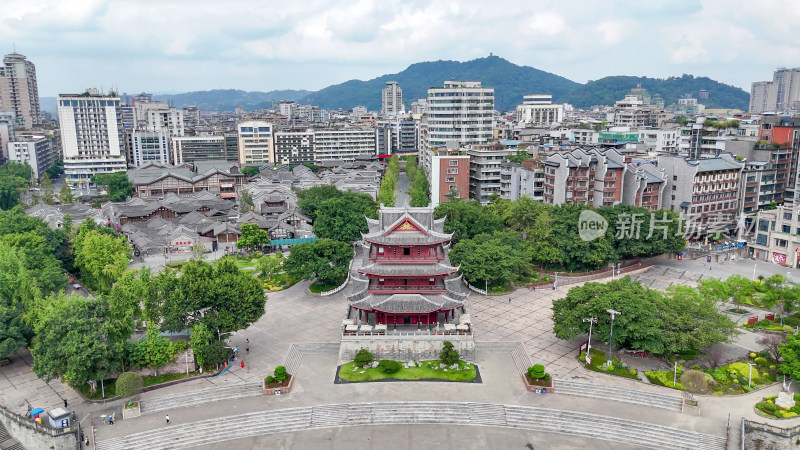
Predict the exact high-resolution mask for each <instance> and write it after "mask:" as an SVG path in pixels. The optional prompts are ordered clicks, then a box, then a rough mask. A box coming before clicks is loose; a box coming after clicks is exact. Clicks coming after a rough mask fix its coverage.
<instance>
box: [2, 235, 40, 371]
mask: <svg viewBox="0 0 800 450" xmlns="http://www.w3.org/2000/svg"><path fill="white" fill-rule="evenodd" d="M37 294H38V288H37V287H36V279H35V278H34V277H32V276H30V274H29V272H28V270H27V269H26V268H25V265H24V264H23V261H22V259H21V258H20V257H19V256H18V255H17V253H16V251H15V250H14V249H13V248H12V247H11V246H9V245H7V244H4V243H3V242H0V358H6V357H8V356H11V355H13V354H14V353H16V351H17V349H18V348H20V347H22V346H25V345H27V344H28V342H29V340H30V338H31V337H32V334H33V333H32V330H31V328H30V326H29V325H28V324H27V323H26V322H25V320H24V317H25V310H26V307H31V305H32V303H33V300H34V298H35V296H36V295H37Z"/></svg>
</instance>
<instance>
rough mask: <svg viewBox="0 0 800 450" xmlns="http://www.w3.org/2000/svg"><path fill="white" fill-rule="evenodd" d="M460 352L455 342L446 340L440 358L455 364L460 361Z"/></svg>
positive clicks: (447, 362) (446, 362)
mask: <svg viewBox="0 0 800 450" xmlns="http://www.w3.org/2000/svg"><path fill="white" fill-rule="evenodd" d="M458 358H459V355H458V352H457V351H456V349H455V347H454V346H453V343H452V342H450V341H444V343H443V344H442V353H441V354H440V355H439V359H440V360H441V361H442V362H443V363H445V364H447V365H450V364H455V363H457V362H458Z"/></svg>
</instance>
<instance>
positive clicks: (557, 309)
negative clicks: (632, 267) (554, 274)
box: [553, 277, 736, 355]
mask: <svg viewBox="0 0 800 450" xmlns="http://www.w3.org/2000/svg"><path fill="white" fill-rule="evenodd" d="M608 309H613V310H616V311H619V312H620V313H621V314H620V315H618V316H616V318H615V319H614V344H615V345H617V346H621V347H624V348H628V349H636V350H645V351H648V352H651V353H655V354H659V355H664V354H673V353H681V352H686V351H691V350H702V349H704V348H707V347H708V346H710V345H712V344H717V343H721V342H728V341H729V340H730V338H731V337H732V336H733V335H734V334H735V333H736V324H734V323H733V322H732V321H731V320H730V319H728V318H727V316H725V315H724V314H723V313H720V312H718V311H717V310H716V308H715V307H714V302H713V301H711V300H708V299H704V298H702V296H701V295H699V294H698V293H697V292H696V290H695V289H693V288H690V287H685V286H680V287H673V288H670V289H668V290H667V292H666V293H662V292H660V291H657V290H653V289H649V288H646V287H644V286H642V285H641V284H640V283H639V282H632V281H631V280H630V277H624V278H622V279H617V280H613V281H611V282H609V283H607V284H603V283H586V284H585V285H583V286H578V287H574V288H572V289H570V290H569V292H568V293H567V296H566V297H565V298H563V299H559V300H556V301H555V302H553V324H554V325H553V330H554V332H555V334H556V336H557V337H558V338H559V339H566V340H569V339H573V338H575V337H576V336H578V335H580V334H583V333H586V332H588V331H589V324H588V323H584V322H583V319H584V318H588V317H597V318H598V319H599V320H598V323H597V324H596V325H594V327H593V333H594V337H593V338H594V339H598V340H599V341H606V342H607V341H608V339H609V335H610V330H611V321H610V316H609V313H608V312H607V310H608Z"/></svg>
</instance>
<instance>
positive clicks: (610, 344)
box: [606, 309, 622, 366]
mask: <svg viewBox="0 0 800 450" xmlns="http://www.w3.org/2000/svg"><path fill="white" fill-rule="evenodd" d="M606 312H607V313H609V314H611V333H610V334H609V336H608V359H607V360H606V365H609V366H610V365H611V364H612V361H611V359H612V358H611V349H612V348H613V345H614V317H616V316H618V315H620V314H622V313H621V312H619V311H615V310H613V309H607V310H606Z"/></svg>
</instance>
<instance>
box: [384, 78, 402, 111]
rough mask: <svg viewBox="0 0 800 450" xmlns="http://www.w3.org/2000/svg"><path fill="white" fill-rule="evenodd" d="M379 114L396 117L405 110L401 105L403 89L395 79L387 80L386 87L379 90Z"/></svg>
mask: <svg viewBox="0 0 800 450" xmlns="http://www.w3.org/2000/svg"><path fill="white" fill-rule="evenodd" d="M381 94H382V95H381V114H383V115H384V116H390V117H397V116H398V115H400V114H403V113H404V112H405V106H403V90H402V89H400V86H398V85H397V82H396V81H387V82H386V87H385V88H383V91H382V92H381Z"/></svg>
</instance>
